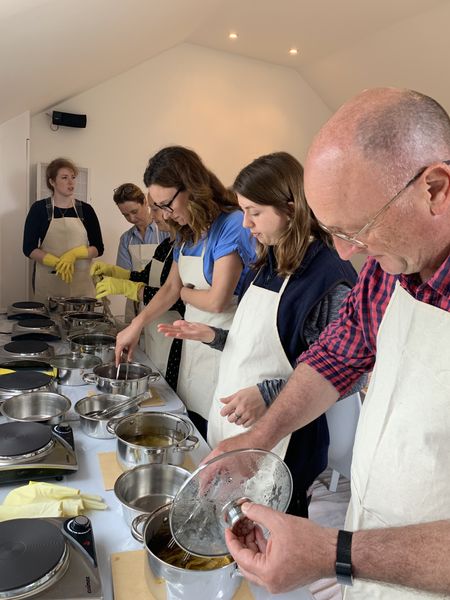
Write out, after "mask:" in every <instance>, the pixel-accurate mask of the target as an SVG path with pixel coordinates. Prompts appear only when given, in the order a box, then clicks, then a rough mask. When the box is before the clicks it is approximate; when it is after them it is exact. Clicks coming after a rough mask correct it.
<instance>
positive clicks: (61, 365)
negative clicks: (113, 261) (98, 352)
mask: <svg viewBox="0 0 450 600" xmlns="http://www.w3.org/2000/svg"><path fill="white" fill-rule="evenodd" d="M49 363H50V365H51V366H52V367H53V368H54V369H56V373H55V376H56V381H57V382H58V384H59V385H85V382H84V380H83V375H84V374H85V373H92V369H93V368H94V367H96V366H98V365H101V364H102V359H101V358H99V357H98V356H93V355H90V354H78V353H76V352H72V354H60V355H59V356H54V357H53V358H51V359H49Z"/></svg>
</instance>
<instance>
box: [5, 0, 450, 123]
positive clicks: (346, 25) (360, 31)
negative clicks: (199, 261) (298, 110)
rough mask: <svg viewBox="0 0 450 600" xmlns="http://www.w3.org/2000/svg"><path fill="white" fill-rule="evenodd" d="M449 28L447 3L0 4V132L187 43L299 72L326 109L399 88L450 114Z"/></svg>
mask: <svg viewBox="0 0 450 600" xmlns="http://www.w3.org/2000/svg"><path fill="white" fill-rule="evenodd" d="M449 22H450V2H448V0H377V2H372V1H371V0H341V1H340V2H338V1H337V0H321V1H319V0H315V1H314V0H309V1H307V0H1V1H0V123H1V122H3V121H5V120H7V119H8V118H11V117H13V116H15V115H17V114H19V113H21V112H23V111H25V110H30V111H31V112H32V113H37V112H40V111H42V110H45V109H47V108H50V107H54V106H56V105H57V104H58V103H59V102H61V101H63V100H65V99H67V98H70V97H71V96H73V95H76V94H78V93H80V92H82V91H84V90H87V89H89V88H91V87H93V86H95V85H97V84H99V83H101V82H102V81H105V80H107V79H110V78H111V77H114V76H116V75H118V74H120V73H122V72H124V71H127V70H129V69H130V68H132V67H133V66H135V65H137V64H139V63H142V62H144V61H146V60H148V59H149V58H151V57H153V56H156V55H157V54H158V53H160V52H163V51H164V50H166V49H168V48H170V47H172V46H175V45H177V44H180V43H183V42H190V43H194V44H199V45H203V46H206V47H209V48H214V49H217V50H222V51H225V52H233V53H236V54H240V55H242V56H246V57H249V58H254V59H257V60H263V61H268V62H271V63H275V64H279V65H284V66H288V67H290V68H292V69H295V70H296V71H297V72H298V73H299V74H300V75H301V76H302V77H303V78H304V79H305V80H306V81H307V82H308V83H309V84H310V85H311V86H312V87H313V88H314V89H315V90H316V91H317V92H318V93H319V95H320V96H321V97H322V98H323V100H324V101H325V102H326V103H327V104H328V106H329V107H330V109H335V108H337V107H338V106H339V105H340V104H341V103H342V102H343V101H344V100H345V99H347V98H348V97H350V96H351V95H352V94H354V93H355V92H357V91H359V90H361V89H363V88H365V87H372V86H377V85H396V86H405V87H412V88H415V89H418V90H420V91H423V92H425V93H428V94H431V95H432V96H434V97H435V98H436V99H437V100H439V101H440V102H441V103H443V104H444V105H445V106H446V108H447V109H448V110H450V86H448V81H447V79H448V78H447V71H448V64H447V63H448V56H449V50H450V36H449V35H448V23H449ZM229 31H236V32H238V34H239V37H238V39H237V40H234V41H231V40H229V39H228V33H229ZM291 46H295V47H297V48H298V50H299V54H298V55H297V56H290V55H289V54H288V49H289V48H290V47H291ZM130 93H138V90H130Z"/></svg>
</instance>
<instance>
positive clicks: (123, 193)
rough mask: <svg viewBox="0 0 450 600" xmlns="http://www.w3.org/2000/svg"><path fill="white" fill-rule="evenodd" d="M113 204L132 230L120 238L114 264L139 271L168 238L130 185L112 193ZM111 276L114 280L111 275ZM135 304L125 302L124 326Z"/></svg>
mask: <svg viewBox="0 0 450 600" xmlns="http://www.w3.org/2000/svg"><path fill="white" fill-rule="evenodd" d="M113 201H114V203H115V205H116V206H117V208H118V209H119V211H120V213H121V214H122V216H123V217H124V218H125V219H126V220H127V221H128V223H131V225H132V227H130V229H127V231H125V232H124V233H122V235H121V236H120V240H119V245H118V248H117V258H116V265H117V266H119V267H122V268H123V269H128V270H129V271H142V269H145V267H146V266H147V265H148V263H149V262H150V261H151V259H152V258H153V254H154V253H155V250H156V248H157V246H158V244H159V243H160V242H162V241H163V239H164V238H166V237H168V235H167V233H163V232H161V231H160V230H159V228H158V226H157V225H156V223H154V222H153V215H152V212H151V210H150V206H149V204H148V200H147V197H146V196H145V194H144V192H143V191H142V190H141V188H140V187H139V186H137V185H135V184H134V183H123V184H122V185H119V187H117V188H116V189H115V190H114V195H113ZM112 277H115V276H114V275H112ZM139 310H140V307H139V304H138V303H137V302H133V301H132V300H130V299H128V300H127V302H126V305H125V323H130V322H131V320H132V319H134V317H135V316H136V315H137V314H138V313H139Z"/></svg>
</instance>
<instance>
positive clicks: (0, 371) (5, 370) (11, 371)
mask: <svg viewBox="0 0 450 600" xmlns="http://www.w3.org/2000/svg"><path fill="white" fill-rule="evenodd" d="M9 373H15V371H13V369H1V368H0V375H9Z"/></svg>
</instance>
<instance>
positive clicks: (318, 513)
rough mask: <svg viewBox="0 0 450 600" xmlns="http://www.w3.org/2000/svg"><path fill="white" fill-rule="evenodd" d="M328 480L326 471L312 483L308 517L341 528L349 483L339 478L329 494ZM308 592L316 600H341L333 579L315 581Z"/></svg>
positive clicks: (329, 473) (345, 509)
mask: <svg viewBox="0 0 450 600" xmlns="http://www.w3.org/2000/svg"><path fill="white" fill-rule="evenodd" d="M330 479H331V470H329V469H327V470H326V471H324V472H323V473H322V474H321V475H320V477H319V479H317V480H316V481H315V482H314V486H313V496H312V500H311V504H310V507H309V515H310V518H311V519H313V520H314V521H316V522H317V523H320V524H321V525H328V526H330V527H339V528H342V527H343V526H344V520H345V513H346V511H347V506H348V502H349V500H350V482H349V481H348V479H345V477H342V476H341V477H340V478H339V483H338V487H337V490H336V492H330V491H329V489H328V486H329V484H330ZM309 590H310V592H311V593H312V595H313V596H314V598H315V599H316V600H341V598H342V595H341V587H340V585H338V583H337V582H336V579H334V578H333V579H321V580H320V581H316V582H315V583H313V584H312V585H311V586H310V587H309Z"/></svg>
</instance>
